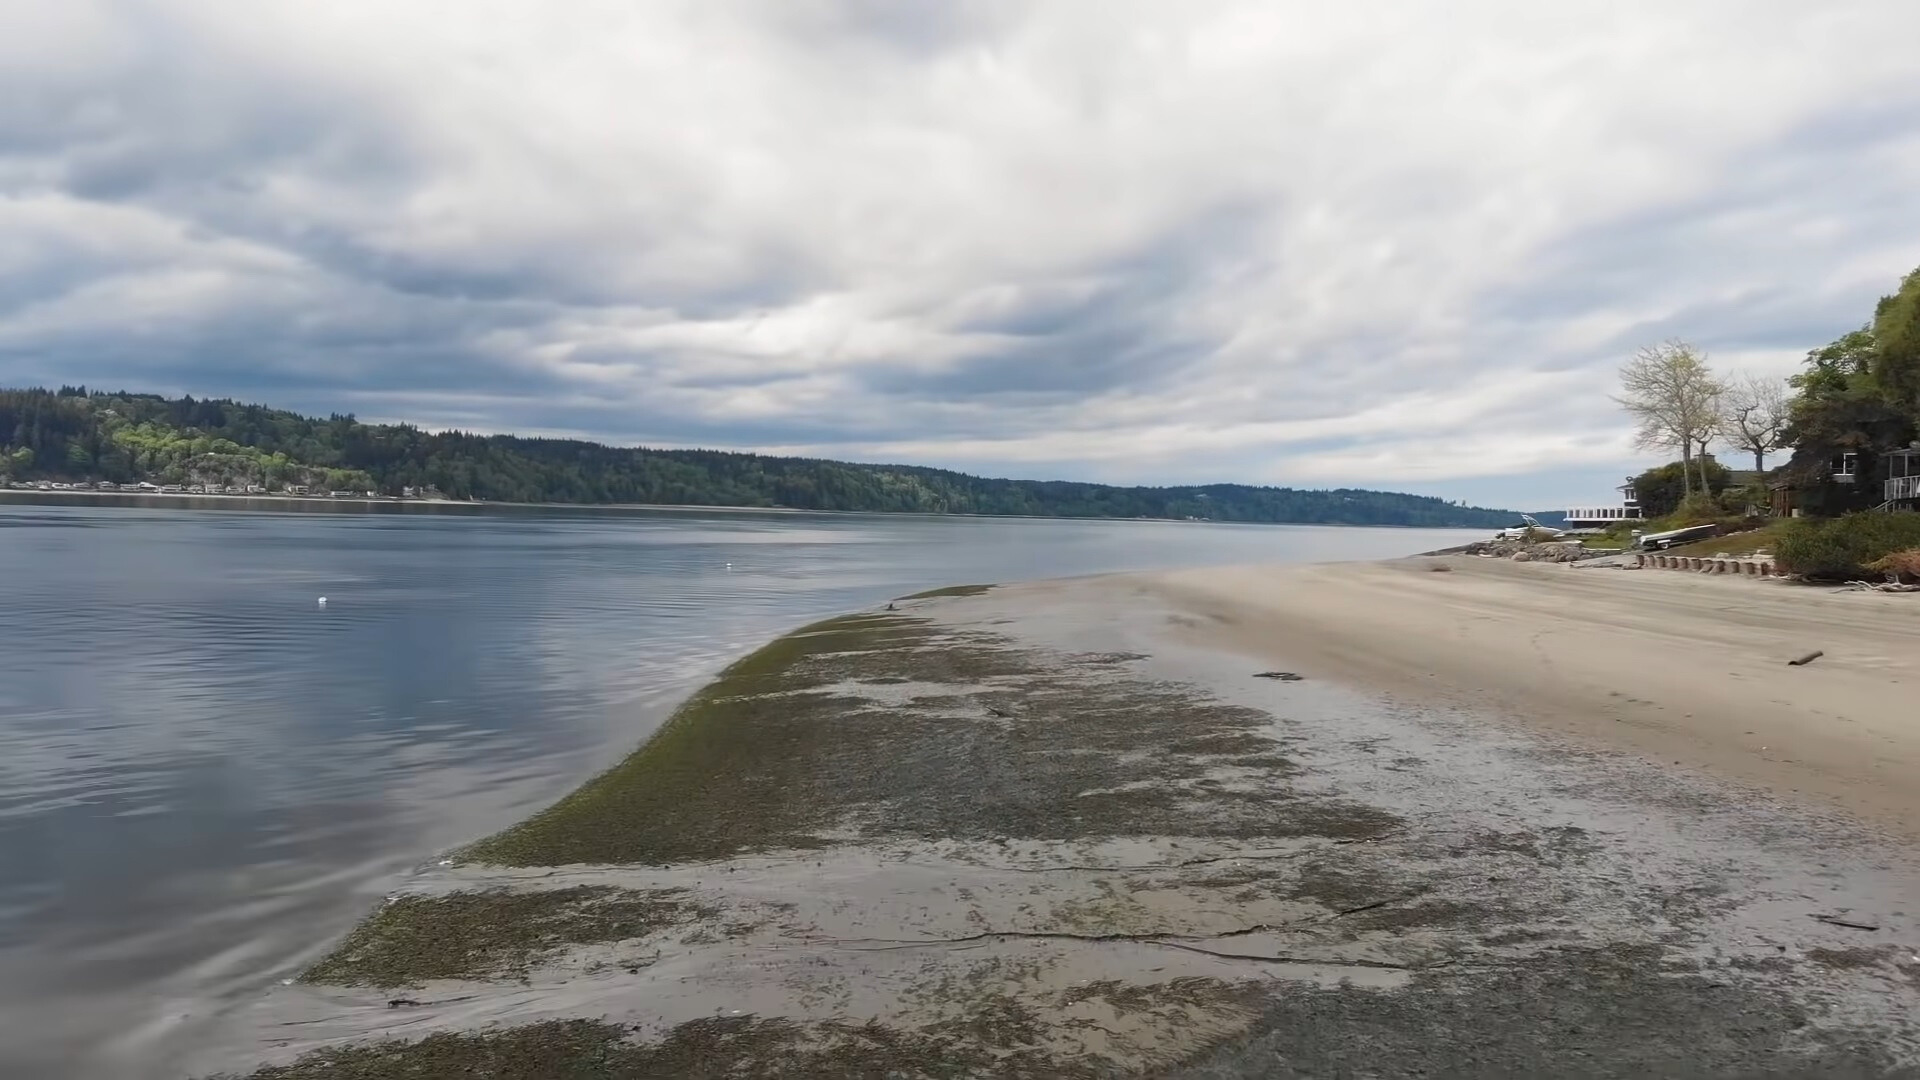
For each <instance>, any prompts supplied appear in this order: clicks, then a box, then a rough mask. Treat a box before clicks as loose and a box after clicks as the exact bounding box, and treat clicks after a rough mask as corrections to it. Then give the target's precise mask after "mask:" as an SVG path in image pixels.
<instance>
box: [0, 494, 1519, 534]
mask: <svg viewBox="0 0 1920 1080" xmlns="http://www.w3.org/2000/svg"><path fill="white" fill-rule="evenodd" d="M8 499H19V500H22V501H26V500H41V499H56V500H57V499H95V500H104V501H106V502H107V505H115V504H116V503H118V504H126V503H136V504H137V503H138V502H139V501H142V500H161V499H165V500H169V501H179V502H187V503H199V504H201V505H198V506H193V507H185V509H216V508H225V509H232V510H257V511H262V512H270V511H274V510H306V509H310V508H312V507H315V506H341V507H382V508H386V507H391V508H394V509H395V510H401V511H407V510H427V509H429V508H432V509H434V510H439V509H443V508H451V509H459V510H470V511H480V510H488V509H513V510H522V509H528V510H582V511H600V510H616V511H654V512H668V513H719V514H794V515H798V514H831V515H834V516H837V517H856V516H881V517H890V518H967V519H973V520H983V521H1128V522H1150V523H1154V524H1161V525H1234V526H1240V525H1254V526H1263V527H1273V526H1281V527H1289V526H1294V527H1297V526H1303V525H1304V526H1325V527H1329V528H1338V529H1434V530H1452V531H1458V532H1483V531H1485V530H1484V528H1483V527H1481V526H1477V525H1392V524H1361V523H1355V522H1344V521H1215V520H1212V519H1203V520H1200V521H1191V520H1188V519H1186V518H1160V517H1069V516H1066V515H1062V514H965V513H947V514H936V513H930V512H927V511H905V510H807V509H800V508H796V507H791V506H723V505H707V504H700V503H569V502H497V501H491V500H478V501H469V500H465V499H399V498H388V497H375V498H371V499H370V498H367V497H366V496H364V495H355V496H348V497H340V498H336V497H334V496H331V495H285V494H276V495H207V494H195V493H193V492H184V491H165V492H162V491H73V490H62V491H41V490H39V489H33V490H27V489H22V488H0V501H5V500H8ZM263 504H265V505H263Z"/></svg>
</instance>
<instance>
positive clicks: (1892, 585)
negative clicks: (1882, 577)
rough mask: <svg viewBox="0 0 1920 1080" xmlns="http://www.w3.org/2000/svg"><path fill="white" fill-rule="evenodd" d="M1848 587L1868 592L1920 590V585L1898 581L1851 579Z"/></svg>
mask: <svg viewBox="0 0 1920 1080" xmlns="http://www.w3.org/2000/svg"><path fill="white" fill-rule="evenodd" d="M1847 588H1849V589H1852V590H1855V591H1859V590H1861V589H1865V590H1867V591H1868V592H1920V585H1906V584H1902V583H1901V582H1898V581H1878V582H1876V581H1849V582H1847Z"/></svg>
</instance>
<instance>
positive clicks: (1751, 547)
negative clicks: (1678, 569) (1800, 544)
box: [1666, 520, 1787, 558]
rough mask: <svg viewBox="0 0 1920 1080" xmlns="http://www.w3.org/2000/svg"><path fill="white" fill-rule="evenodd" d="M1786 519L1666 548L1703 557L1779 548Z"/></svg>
mask: <svg viewBox="0 0 1920 1080" xmlns="http://www.w3.org/2000/svg"><path fill="white" fill-rule="evenodd" d="M1786 524H1787V523H1786V521H1784V520H1782V521H1771V522H1768V523H1767V524H1765V525H1762V526H1761V527H1760V528H1757V529H1747V530H1744V531H1741V532H1734V533H1727V534H1725V535H1723V536H1712V537H1708V538H1707V539H1705V540H1697V541H1695V542H1693V543H1691V544H1682V545H1680V546H1678V547H1672V548H1668V549H1667V552H1666V553H1667V554H1670V555H1689V556H1692V557H1694V558H1703V557H1706V556H1710V555H1717V554H1719V553H1720V552H1722V551H1724V552H1726V553H1727V554H1729V555H1751V554H1753V553H1754V552H1756V551H1767V552H1772V551H1777V550H1779V544H1780V537H1781V535H1782V534H1783V533H1784V532H1785V530H1786Z"/></svg>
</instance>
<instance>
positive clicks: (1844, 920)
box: [1812, 913, 1880, 930]
mask: <svg viewBox="0 0 1920 1080" xmlns="http://www.w3.org/2000/svg"><path fill="white" fill-rule="evenodd" d="M1812 918H1813V919H1814V920H1815V921H1816V922H1823V923H1826V924H1827V925H1828V926H1844V927H1846V928H1847V929H1849V930H1878V929H1880V924H1879V923H1870V922H1862V921H1861V920H1859V919H1856V918H1850V917H1847V916H1843V915H1821V914H1818V913H1816V914H1814V915H1813V916H1812Z"/></svg>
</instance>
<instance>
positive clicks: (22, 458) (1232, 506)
mask: <svg viewBox="0 0 1920 1080" xmlns="http://www.w3.org/2000/svg"><path fill="white" fill-rule="evenodd" d="M0 476H5V477H10V478H12V479H56V480H69V481H79V480H94V481H100V480H110V481H114V482H116V483H131V482H134V481H138V480H150V481H153V482H155V483H162V484H189V483H217V484H223V485H231V484H246V483H255V484H262V485H265V486H266V487H267V488H269V489H270V490H280V489H282V488H284V487H286V486H288V485H292V484H309V485H312V486H314V487H316V488H325V489H339V490H352V491H379V492H382V493H385V494H394V495H397V494H400V493H401V492H402V491H403V490H404V489H407V488H412V489H415V490H416V491H424V490H428V489H431V490H432V491H434V492H435V493H436V494H439V495H442V496H444V497H447V498H453V499H469V498H472V499H483V500H498V501H512V502H566V503H654V504H682V505H695V506H781V507H791V508H795V509H807V510H868V511H894V512H912V513H951V514H1029V515H1036V516H1044V517H1116V518H1119V517H1125V518H1132V517H1155V518H1182V519H1184V518H1190V517H1191V518H1203V519H1208V520H1214V521H1259V522H1321V523H1330V524H1352V525H1424V526H1462V527H1473V528H1480V527H1489V526H1503V525H1508V524H1511V523H1512V519H1513V515H1512V514H1511V513H1509V512H1506V511H1499V510H1486V509H1480V508H1476V507H1468V506H1460V505H1456V504H1453V503H1449V502H1447V501H1445V500H1443V499H1437V498H1432V497H1429V496H1417V495H1399V494H1392V493H1388V492H1380V491H1362V490H1349V489H1340V490H1334V491H1302V490H1294V489H1291V488H1270V487H1249V486H1245V485H1239V484H1214V485H1208V486H1203V487H1181V488H1148V487H1109V486H1105V485H1101V484H1081V483H1068V482H1064V481H1045V482H1043V481H1029V480H989V479H982V478H980V477H974V476H967V475H965V474H962V473H956V472H949V471H946V470H943V469H929V468H919V467H915V466H899V465H857V464H849V463H846V462H838V461H819V460H813V459H808V458H776V457H765V456H761V455H758V454H739V453H723V452H718V451H706V450H648V449H639V448H623V447H611V446H602V445H600V444H598V443H591V442H583V441H579V440H573V439H522V438H517V437H515V436H511V435H470V434H465V433H462V432H440V433H435V432H428V431H422V430H420V429H418V428H415V427H411V426H408V425H404V424H363V423H360V422H359V421H357V420H355V419H354V418H353V417H352V416H339V415H336V416H330V417H328V418H326V419H324V420H319V419H313V418H310V417H305V416H300V415H298V414H296V413H291V412H285V411H282V410H279V409H268V408H263V407H261V406H258V405H242V404H238V403H236V402H232V401H213V400H195V399H193V398H191V397H188V398H180V399H177V400H171V399H166V398H162V397H159V396H156V395H151V394H126V393H98V392H89V391H88V390H86V389H85V388H83V387H63V388H61V389H60V390H58V391H48V390H0Z"/></svg>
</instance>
